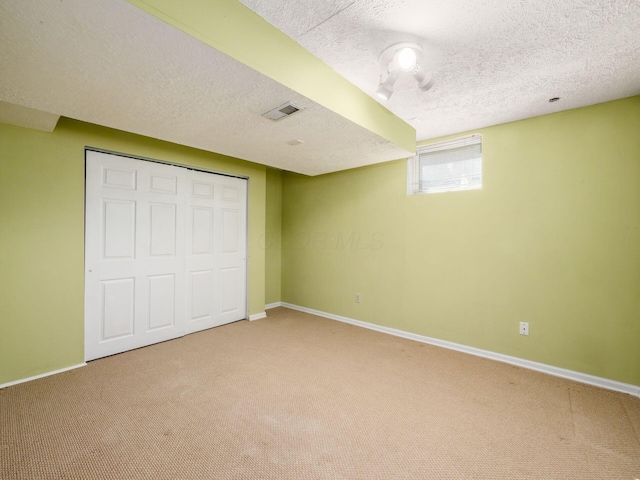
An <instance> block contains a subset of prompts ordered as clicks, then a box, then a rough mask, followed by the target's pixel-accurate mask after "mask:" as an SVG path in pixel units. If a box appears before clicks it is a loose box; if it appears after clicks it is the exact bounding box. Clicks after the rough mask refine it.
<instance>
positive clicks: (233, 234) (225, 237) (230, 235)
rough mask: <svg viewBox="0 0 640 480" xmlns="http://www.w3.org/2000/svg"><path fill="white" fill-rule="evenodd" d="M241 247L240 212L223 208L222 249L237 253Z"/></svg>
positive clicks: (226, 251) (225, 251)
mask: <svg viewBox="0 0 640 480" xmlns="http://www.w3.org/2000/svg"><path fill="white" fill-rule="evenodd" d="M239 248H240V212H239V211H238V210H230V209H224V210H222V251H223V252H224V253H237V252H238V250H239Z"/></svg>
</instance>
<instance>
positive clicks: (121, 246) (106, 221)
mask: <svg viewBox="0 0 640 480" xmlns="http://www.w3.org/2000/svg"><path fill="white" fill-rule="evenodd" d="M102 211H103V214H102V217H103V229H102V237H103V240H102V245H103V255H102V257H103V258H104V259H127V258H134V257H135V240H136V203H135V202H133V201H121V200H111V199H107V200H104V201H103V209H102Z"/></svg>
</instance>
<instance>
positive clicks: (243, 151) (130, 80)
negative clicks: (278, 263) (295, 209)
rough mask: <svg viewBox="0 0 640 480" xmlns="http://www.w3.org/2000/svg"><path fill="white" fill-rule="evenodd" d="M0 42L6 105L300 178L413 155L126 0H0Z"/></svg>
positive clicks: (1, 95) (1, 96)
mask: <svg viewBox="0 0 640 480" xmlns="http://www.w3.org/2000/svg"><path fill="white" fill-rule="evenodd" d="M0 44H2V45H3V55H1V56H0V102H4V103H7V104H11V105H17V106H24V107H27V108H29V109H33V110H39V111H43V112H55V114H56V115H61V116H64V117H68V118H71V119H76V120H80V121H84V122H89V123H93V124H96V125H101V126H105V127H109V128H114V129H118V130H123V131H126V132H131V133H135V134H139V135H144V136H147V137H152V138H156V139H160V140H165V141H169V142H172V143H176V144H180V145H185V146H189V147H194V148H198V149H202V150H206V151H210V152H215V153H219V154H224V155H228V156H232V157H236V158H239V159H243V160H249V161H252V162H255V163H259V164H263V165H267V166H271V167H275V168H279V169H282V170H288V171H292V172H296V173H301V174H305V175H320V174H324V173H329V172H335V171H339V170H346V169H351V168H356V167H360V166H364V165H370V164H374V163H380V162H385V161H390V160H397V159H399V158H403V157H407V156H408V155H410V154H412V152H408V151H406V150H404V149H402V148H400V147H398V146H396V145H395V144H393V143H391V142H389V141H388V140H386V139H384V138H382V137H380V136H378V135H377V134H375V133H372V132H371V131H369V130H367V129H365V128H363V127H360V126H359V125H357V124H355V123H353V122H351V121H349V120H347V119H345V118H344V117H342V116H340V115H338V114H336V113H335V112H333V111H331V110H329V109H327V108H325V107H323V106H321V105H319V104H317V103H315V102H313V101H311V100H309V99H308V98H306V97H304V96H302V95H300V94H298V93H296V92H294V91H293V90H291V89H289V88H287V87H284V86H283V85H281V84H279V83H277V82H275V81H274V80H271V79H270V78H268V77H266V76H264V75H262V74H260V73H258V72H256V71H255V70H253V69H251V68H249V67H247V66H246V65H244V64H242V63H240V62H238V61H236V60H234V59H232V58H230V57H228V56H226V55H224V54H222V53H221V52H219V51H217V50H215V49H213V48H212V47H210V46H208V45H206V44H204V43H203V42H201V41H199V40H197V39H195V38H193V37H191V36H189V35H188V34H186V33H184V32H182V31H180V30H178V29H176V28H174V27H171V26H170V25H168V24H166V23H164V22H162V21H161V20H159V19H157V18H156V17H154V16H152V15H149V14H147V13H145V12H143V11H141V10H139V9H138V8H136V7H134V6H132V5H131V4H129V3H128V2H125V1H124V0H110V1H108V2H104V1H100V0H65V1H64V2H51V1H49V0H21V1H20V2H13V1H11V0H0ZM289 101H291V102H293V103H295V104H297V105H299V106H301V107H303V108H304V111H302V112H299V113H297V114H295V115H293V116H291V117H289V118H285V119H283V120H280V121H277V122H274V121H271V120H268V119H265V118H262V117H261V115H262V114H263V113H265V112H267V111H269V110H271V109H272V108H274V107H277V106H279V105H282V104H283V103H286V102H289ZM292 140H301V141H302V142H303V143H301V144H299V145H295V146H292V145H290V144H289V142H291V141H292ZM96 147H99V145H96Z"/></svg>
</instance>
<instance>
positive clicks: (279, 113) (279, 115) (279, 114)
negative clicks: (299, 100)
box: [262, 102, 304, 120]
mask: <svg viewBox="0 0 640 480" xmlns="http://www.w3.org/2000/svg"><path fill="white" fill-rule="evenodd" d="M300 110H304V108H302V107H299V106H298V105H295V104H293V103H291V102H287V103H285V104H284V105H280V106H279V107H276V108H274V109H273V110H269V111H268V112H267V113H263V114H262V116H263V117H264V118H268V119H270V120H281V119H283V118H284V117H288V116H290V115H293V114H294V113H296V112H299V111H300Z"/></svg>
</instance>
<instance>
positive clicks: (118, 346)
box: [85, 151, 186, 360]
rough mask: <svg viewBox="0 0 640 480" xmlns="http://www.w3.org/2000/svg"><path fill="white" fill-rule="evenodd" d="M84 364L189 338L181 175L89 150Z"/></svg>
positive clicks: (175, 170) (169, 168)
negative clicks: (171, 340) (163, 342)
mask: <svg viewBox="0 0 640 480" xmlns="http://www.w3.org/2000/svg"><path fill="white" fill-rule="evenodd" d="M86 165H87V167H86V168H87V171H86V175H87V178H86V181H87V191H86V234H85V235H86V239H85V267H86V276H85V279H86V280H85V358H86V360H92V359H94V358H99V357H104V356H106V355H111V354H114V353H118V352H122V351H125V350H131V349H133V348H137V347H142V346H144V345H149V344H152V343H157V342H161V341H164V340H168V339H170V338H175V337H179V336H181V335H184V288H183V284H184V225H185V213H186V211H185V210H186V209H185V207H184V204H183V202H180V201H179V199H180V194H181V190H184V188H185V176H184V172H183V170H182V169H180V168H177V167H173V166H170V165H162V164H157V163H152V162H145V161H141V160H133V159H130V158H126V157H120V156H117V155H109V154H104V153H98V152H91V151H89V152H87V164H86Z"/></svg>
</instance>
